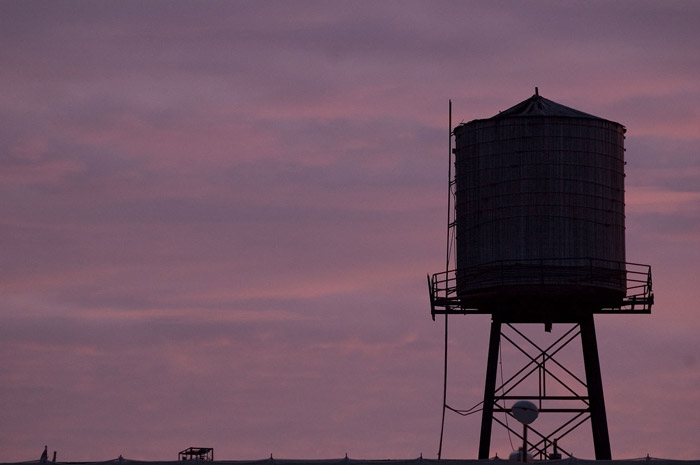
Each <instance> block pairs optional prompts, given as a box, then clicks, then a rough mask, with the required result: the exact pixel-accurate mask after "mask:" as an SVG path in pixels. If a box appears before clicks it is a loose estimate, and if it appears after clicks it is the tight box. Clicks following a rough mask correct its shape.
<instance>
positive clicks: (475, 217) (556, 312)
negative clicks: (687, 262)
mask: <svg viewBox="0 0 700 465" xmlns="http://www.w3.org/2000/svg"><path fill="white" fill-rule="evenodd" d="M450 113H451V109H450ZM624 134H625V128H624V127H623V126H622V125H621V124H618V123H616V122H613V121H609V120H606V119H603V118H599V117H596V116H592V115H590V114H587V113H583V112H581V111H578V110H574V109H572V108H569V107H566V106H563V105H560V104H558V103H556V102H553V101H551V100H548V99H545V98H543V97H542V96H540V95H539V93H538V91H537V89H536V90H535V95H533V96H532V97H531V98H529V99H527V100H525V101H523V102H521V103H519V104H517V105H515V106H513V107H512V108H509V109H508V110H505V111H503V112H500V113H499V114H497V115H495V116H493V117H492V118H488V119H477V120H474V121H470V122H468V123H466V124H461V125H459V126H457V127H455V128H454V130H452V122H451V118H450V162H449V165H450V174H449V196H448V212H449V214H448V234H447V237H448V252H447V263H446V269H445V271H444V272H441V273H437V274H434V275H433V276H432V277H429V280H428V281H429V291H430V303H431V312H432V315H433V319H434V318H435V315H437V314H444V315H445V338H447V317H448V315H450V314H461V315H469V314H489V315H491V317H492V322H491V333H490V340H489V352H488V359H487V368H486V383H485V388H484V398H483V405H482V407H481V408H482V421H481V436H480V442H479V459H486V458H489V455H490V444H491V431H492V424H493V422H494V421H496V422H497V423H500V424H501V425H503V426H504V427H506V428H507V429H508V430H509V431H510V432H511V433H512V434H515V435H516V436H519V433H518V432H517V431H515V429H513V428H511V427H510V425H509V424H508V422H507V418H506V421H505V422H504V421H503V420H502V418H503V416H504V415H512V405H513V404H514V403H515V402H516V401H518V400H523V399H524V400H529V401H532V402H534V403H535V404H537V407H538V408H539V411H540V413H541V417H542V416H543V415H548V414H570V416H569V417H567V418H566V419H565V420H562V424H561V425H559V426H558V427H556V428H553V429H552V430H551V431H537V430H536V429H534V428H533V431H534V433H535V434H534V435H531V436H532V440H531V441H528V447H529V452H531V453H532V454H533V455H534V456H535V457H539V458H543V459H544V458H550V457H554V456H556V453H557V450H559V451H561V452H564V453H569V452H568V451H567V449H566V446H565V442H566V441H565V439H566V438H565V436H566V435H567V434H568V433H569V432H571V431H572V430H573V429H575V428H576V427H578V426H579V425H581V424H584V423H586V422H588V421H590V424H591V430H592V434H593V446H594V449H595V456H596V458H597V459H599V460H606V459H611V451H610V439H609V435H608V427H607V419H606V413H605V403H604V398H603V384H602V379H601V373H600V363H599V358H598V349H597V342H596V334H595V325H594V315H595V314H610V313H613V314H624V313H629V314H632V313H635V314H637V313H650V311H651V306H652V303H653V294H652V292H651V269H650V267H649V266H646V265H639V264H632V263H627V262H626V258H625V212H624V178H625V173H624V166H625V161H624V153H625V149H624V139H625V136H624ZM453 140H454V149H453ZM452 154H454V176H453V175H452V171H451V170H452ZM452 205H454V208H453V207H452ZM453 250H456V266H453V265H452V264H451V261H452V257H453ZM533 323H539V324H542V325H543V327H544V330H545V331H551V329H552V326H553V325H555V324H556V325H560V324H566V325H567V327H570V328H571V329H570V330H569V331H567V332H566V333H565V336H562V337H561V338H560V339H559V340H557V341H556V342H555V343H553V344H550V345H548V346H547V347H540V346H539V345H537V344H535V343H533V342H532V341H531V340H529V339H528V338H527V336H525V335H524V334H523V333H522V332H521V331H519V329H518V328H519V327H520V325H523V324H530V325H531V324H533ZM505 328H509V331H514V334H516V335H520V336H522V338H524V339H521V340H519V341H518V340H515V338H514V337H513V336H512V335H511V336H508V337H506V336H504V329H505ZM504 337H505V338H506V339H507V341H508V343H510V344H512V345H514V346H515V347H516V348H517V349H518V350H520V351H522V352H523V353H526V354H527V360H528V362H527V363H526V365H525V366H524V367H523V368H522V370H520V371H519V372H517V373H516V375H515V376H513V377H512V378H509V379H508V380H507V381H505V380H502V381H501V383H500V384H497V369H498V364H499V355H501V356H502V354H499V349H500V347H501V342H502V339H503V338H504ZM575 340H580V343H581V350H582V355H583V365H584V367H583V368H584V372H585V377H581V376H576V375H575V374H574V373H573V372H574V370H570V369H568V368H567V367H566V366H564V365H562V364H561V363H560V362H559V361H558V360H557V353H558V352H559V351H561V349H562V348H563V347H564V346H565V345H568V344H569V343H571V342H572V341H575ZM533 347H534V350H535V352H534V353H533V352H532V350H533ZM445 350H446V351H447V339H446V343H445ZM445 356H446V357H447V353H445ZM446 360H447V358H446ZM445 370H446V371H445V373H447V363H446V362H445ZM555 370H559V371H561V370H563V372H564V373H568V375H571V376H568V375H566V376H567V380H566V381H565V380H563V379H564V376H560V375H557V374H556V373H555ZM529 376H536V377H537V383H536V385H537V388H536V389H534V390H533V391H532V392H525V393H522V392H518V386H519V385H520V384H521V383H524V381H525V379H526V378H528V377H529ZM446 380H447V375H446V374H445V382H447V381H446ZM547 383H549V384H547ZM552 383H558V385H559V386H558V387H559V389H558V390H556V392H557V393H556V395H553V394H551V392H553V391H555V390H553V389H551V386H552ZM548 386H550V388H549V389H548ZM562 386H563V387H562ZM562 391H563V392H564V394H562ZM445 392H446V390H445ZM516 394H517V395H516ZM445 408H448V409H450V410H454V409H452V408H450V407H448V406H447V402H446V399H445V402H444V403H443V427H444V411H445ZM513 423H515V422H513ZM441 451H442V434H441V439H440V452H439V453H438V455H440V454H441Z"/></svg>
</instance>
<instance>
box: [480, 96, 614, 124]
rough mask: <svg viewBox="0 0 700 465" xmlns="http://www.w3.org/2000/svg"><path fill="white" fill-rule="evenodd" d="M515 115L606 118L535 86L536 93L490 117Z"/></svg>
mask: <svg viewBox="0 0 700 465" xmlns="http://www.w3.org/2000/svg"><path fill="white" fill-rule="evenodd" d="M513 116H515V117H520V116H525V117H527V116H563V117H570V118H589V119H590V118H592V119H600V120H604V118H599V117H598V116H594V115H590V114H588V113H584V112H582V111H579V110H574V109H573V108H570V107H567V106H564V105H562V104H560V103H557V102H554V101H552V100H549V99H546V98H544V97H542V96H541V95H540V94H539V92H538V90H537V88H535V95H533V96H532V97H530V98H529V99H527V100H524V101H522V102H520V103H518V104H517V105H514V106H512V107H510V108H508V109H507V110H505V111H501V112H499V113H498V114H497V115H495V116H493V117H491V118H488V119H498V118H507V117H513ZM606 121H607V120H606Z"/></svg>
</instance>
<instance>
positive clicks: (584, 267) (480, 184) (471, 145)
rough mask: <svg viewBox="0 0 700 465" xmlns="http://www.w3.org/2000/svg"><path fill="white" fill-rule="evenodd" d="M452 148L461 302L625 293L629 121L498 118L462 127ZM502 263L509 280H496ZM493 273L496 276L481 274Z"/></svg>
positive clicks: (558, 117) (554, 117) (456, 132)
mask: <svg viewBox="0 0 700 465" xmlns="http://www.w3.org/2000/svg"><path fill="white" fill-rule="evenodd" d="M455 147H456V148H455V179H456V205H455V214H456V222H457V236H456V237H457V267H458V275H457V276H458V289H459V290H460V294H461V297H462V299H463V300H464V299H465V298H467V299H468V297H469V295H477V294H479V295H480V296H481V297H480V298H483V297H484V293H486V294H488V293H489V292H492V293H496V294H499V295H500V294H502V293H503V292H514V293H516V294H517V293H520V292H522V290H519V291H515V289H520V288H522V287H523V286H525V287H528V289H527V290H526V292H528V293H530V294H531V293H534V294H536V295H537V294H538V293H539V294H542V297H543V298H545V297H546V296H547V293H551V292H554V293H562V292H563V293H564V294H567V295H569V294H570V296H571V297H576V296H577V294H579V293H585V294H586V295H588V296H590V295H592V292H593V293H595V291H596V289H599V290H601V292H600V294H601V296H602V295H607V296H608V297H605V298H604V299H603V300H611V297H609V296H610V295H612V296H614V298H618V295H619V297H620V298H621V297H622V296H624V292H625V283H624V277H623V276H621V275H620V273H619V270H620V264H621V263H624V262H625V226H624V128H623V126H621V125H620V124H617V123H614V122H612V121H607V120H604V119H600V118H595V117H570V116H565V117H561V116H521V117H518V116H514V117H494V118H492V119H487V120H476V121H472V122H470V123H467V124H464V125H461V126H459V127H457V128H456V129H455ZM538 264H540V265H538ZM513 265H520V266H521V271H522V272H521V275H518V273H517V272H513V270H512V266H513ZM488 266H491V268H490V269H489V268H488ZM504 266H505V267H511V268H506V270H507V271H508V279H507V280H503V279H501V283H500V284H499V283H495V282H494V281H496V280H497V278H498V276H499V275H498V273H499V270H500V273H501V274H502V273H503V272H504V268H503V267H504ZM484 267H487V268H484ZM552 267H555V268H556V267H559V268H561V269H560V270H556V269H552ZM576 269H578V271H579V273H578V274H577V273H576ZM594 269H595V270H597V272H596V273H593V271H594ZM623 269H624V267H623ZM470 270H471V272H470ZM474 270H479V273H478V276H476V277H474V276H472V275H473V274H474V273H473V272H474ZM489 273H491V274H493V277H494V279H493V280H491V281H489V280H485V279H483V278H484V276H489ZM557 273H559V275H558V274H557ZM558 276H559V277H558ZM606 276H607V277H606ZM601 277H602V278H601ZM475 278H476V279H475ZM484 281H485V282H484ZM534 284H540V285H543V284H546V286H540V289H535V288H533V285H534ZM558 284H559V285H561V286H560V288H557V289H554V288H553V286H554V287H556V286H557V285H558ZM487 298H488V296H487Z"/></svg>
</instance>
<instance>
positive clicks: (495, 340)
mask: <svg viewBox="0 0 700 465" xmlns="http://www.w3.org/2000/svg"><path fill="white" fill-rule="evenodd" d="M500 342H501V321H500V320H498V319H496V317H495V316H494V318H493V321H492V322H491V337H490V339H489V356H488V357H489V358H488V362H487V365H486V385H485V387H484V409H483V410H482V412H481V415H482V416H481V437H480V439H479V460H483V459H488V458H489V452H490V448H491V426H492V423H493V402H494V396H495V391H496V375H497V373H498V350H499V346H500Z"/></svg>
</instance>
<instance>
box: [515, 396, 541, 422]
mask: <svg viewBox="0 0 700 465" xmlns="http://www.w3.org/2000/svg"><path fill="white" fill-rule="evenodd" d="M539 413H540V412H539V410H537V406H536V405H535V404H533V403H532V402H530V401H527V400H519V401H517V402H516V403H515V404H513V416H514V417H515V419H516V420H518V421H519V422H520V423H522V424H523V425H529V424H530V423H532V422H533V421H535V420H536V419H537V415H539Z"/></svg>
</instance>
